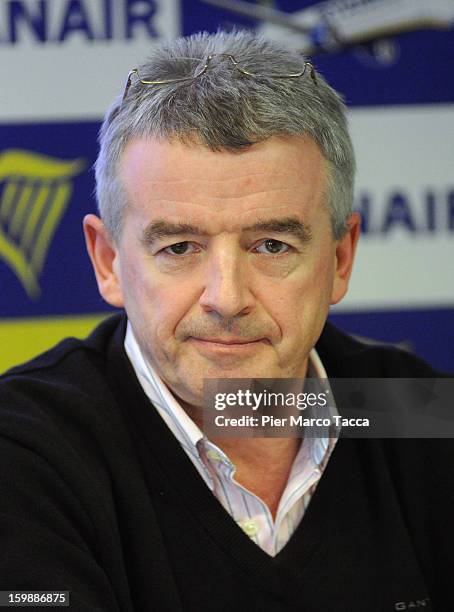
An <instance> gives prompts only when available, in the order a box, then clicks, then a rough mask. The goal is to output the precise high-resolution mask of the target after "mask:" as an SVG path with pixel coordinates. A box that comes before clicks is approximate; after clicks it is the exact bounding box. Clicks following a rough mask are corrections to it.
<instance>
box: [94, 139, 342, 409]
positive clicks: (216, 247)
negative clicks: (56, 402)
mask: <svg viewBox="0 0 454 612" xmlns="http://www.w3.org/2000/svg"><path fill="white" fill-rule="evenodd" d="M121 180H122V183H123V186H124V189H125V191H126V194H127V198H128V207H127V212H126V214H125V217H124V225H123V229H122V234H121V238H120V239H119V241H118V244H117V245H116V246H114V247H113V261H112V270H113V275H114V277H115V279H116V282H117V283H118V294H119V295H120V296H121V297H120V298H119V299H116V300H112V299H110V300H109V296H107V299H108V301H110V302H111V303H115V305H117V306H118V305H124V307H125V308H126V312H127V314H128V317H129V320H130V322H131V324H132V327H133V329H134V332H135V335H136V338H137V340H138V342H139V344H140V346H141V348H142V350H143V351H144V353H145V355H146V356H147V358H148V359H149V360H150V362H151V363H152V364H153V366H154V367H155V368H156V370H157V372H158V373H159V374H160V376H161V377H162V379H163V380H164V381H165V382H166V383H167V385H168V386H169V387H170V389H171V390H172V391H173V393H174V394H175V395H176V396H177V397H179V398H180V399H182V400H184V401H185V402H187V403H189V404H191V405H195V406H200V405H201V397H202V388H203V379H204V378H213V377H215V378H228V377H232V378H250V377H254V378H281V377H289V378H290V377H294V378H297V377H304V375H305V372H306V366H307V358H308V354H309V351H310V350H311V349H312V347H313V346H314V344H315V342H316V341H317V339H318V337H319V335H320V332H321V330H322V327H323V325H324V322H325V320H326V317H327V311H328V307H329V304H330V303H332V302H335V301H338V300H339V299H341V297H342V295H343V294H344V293H345V290H346V282H347V281H342V280H339V278H338V277H339V271H338V269H339V268H340V264H339V253H338V243H336V242H335V241H334V239H333V237H332V231H331V224H330V216H329V212H328V210H327V208H326V207H325V206H324V204H323V202H324V190H325V188H326V169H325V160H324V158H323V157H322V154H321V153H320V150H319V148H318V147H317V145H316V144H315V143H314V141H313V140H311V139H310V138H303V137H286V138H284V137H282V138H278V137H273V138H270V139H268V140H267V141H265V142H263V143H260V144H256V145H253V146H252V147H250V148H248V149H247V150H244V151H241V152H235V153H232V152H225V151H223V152H213V151H210V150H209V149H208V148H206V147H204V146H202V145H201V144H195V143H194V144H191V145H183V144H181V143H178V142H176V141H175V142H172V143H169V142H158V141H155V140H145V139H138V140H134V141H132V142H130V143H129V145H128V146H127V148H126V150H125V152H124V155H123V158H122V165H121ZM347 280H348V279H347ZM105 297H106V295H105Z"/></svg>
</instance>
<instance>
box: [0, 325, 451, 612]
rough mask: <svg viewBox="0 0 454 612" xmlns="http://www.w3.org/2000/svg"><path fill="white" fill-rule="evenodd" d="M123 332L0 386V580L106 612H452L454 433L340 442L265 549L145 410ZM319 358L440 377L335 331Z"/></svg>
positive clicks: (67, 346)
mask: <svg viewBox="0 0 454 612" xmlns="http://www.w3.org/2000/svg"><path fill="white" fill-rule="evenodd" d="M124 333H125V318H124V317H118V316H117V317H113V318H112V319H109V320H108V321H107V322H105V323H103V324H102V325H101V326H100V327H99V328H98V329H97V330H96V331H95V332H94V333H93V334H92V336H91V337H90V338H89V339H88V340H87V341H79V340H75V339H69V340H65V341H64V342H63V343H61V344H59V345H58V346H57V347H56V348H54V349H52V350H51V351H49V352H48V353H45V354H44V355H42V356H40V357H39V358H37V359H36V360H34V361H32V362H30V363H28V364H26V365H24V366H21V367H19V368H15V369H14V370H12V371H10V372H9V373H7V374H6V375H4V376H3V377H2V378H1V382H0V466H1V467H0V470H1V475H0V476H1V477H0V546H1V549H0V550H1V554H0V590H34V589H35V590H57V589H58V590H66V591H70V604H71V607H70V609H72V610H87V611H95V610H105V611H108V612H114V611H115V610H122V611H130V610H131V611H132V610H135V611H140V612H141V611H148V610H153V611H154V610H157V611H159V612H165V611H169V612H176V611H178V610H188V611H197V612H205V611H207V612H209V611H215V610H216V611H231V610H238V611H240V610H241V611H243V610H248V611H249V610H261V611H272V612H278V611H280V610H302V611H304V612H334V611H336V612H360V611H361V612H375V611H377V612H382V611H390V612H391V611H392V610H406V609H408V610H418V611H419V610H423V611H424V612H426V611H428V610H439V611H441V612H449V611H450V610H454V594H451V590H452V589H451V582H452V576H453V575H454V561H453V550H454V538H453V528H452V520H453V517H454V469H453V465H454V462H453V452H452V450H453V449H452V443H451V441H450V440H448V441H446V440H353V439H340V440H339V441H338V443H337V445H336V448H335V450H334V452H333V455H332V457H331V459H330V461H329V463H328V466H327V468H326V471H325V473H324V475H323V477H322V479H321V481H320V483H319V485H318V487H317V490H316V492H315V494H314V497H313V499H312V501H311V503H310V505H309V508H308V510H307V512H306V514H305V516H304V518H303V520H302V522H301V523H300V525H299V526H298V528H297V530H296V532H295V533H294V535H293V536H292V538H291V539H290V541H289V542H288V544H287V545H286V546H285V547H284V549H283V550H282V551H281V552H280V553H279V554H278V555H277V556H276V557H274V558H272V557H269V556H268V555H267V554H266V553H265V552H264V551H262V550H261V549H260V548H259V547H258V546H256V544H254V542H252V541H251V540H250V539H249V538H248V537H247V536H246V535H245V534H244V533H243V531H242V530H241V529H240V528H239V527H238V526H237V525H236V523H235V522H234V521H233V520H232V519H231V517H230V516H229V515H228V514H227V513H226V512H225V510H224V509H223V508H222V507H221V505H220V504H219V502H218V501H217V500H216V499H215V497H214V496H213V495H212V493H211V492H210V491H209V489H208V487H207V486H206V484H205V483H204V482H203V481H202V479H201V477H200V476H199V474H198V473H197V471H196V470H195V468H194V466H193V465H192V463H191V461H190V460H189V458H188V457H187V456H186V454H185V452H184V451H183V450H182V449H181V447H180V446H179V444H178V442H177V441H176V440H175V438H174V437H173V435H172V434H171V433H170V431H169V430H168V429H167V427H166V425H165V423H164V422H163V421H162V419H161V418H160V417H159V415H158V414H157V412H156V411H155V410H154V409H153V407H152V406H151V405H150V402H149V400H148V399H147V398H146V396H145V394H144V393H143V391H142V389H141V387H140V385H139V383H138V381H137V379H136V377H135V374H134V372H133V370H132V367H131V365H130V363H129V361H128V359H127V357H126V354H125V352H124V349H123V339H124ZM317 350H318V351H319V354H320V356H321V359H322V361H323V363H324V365H325V367H326V369H327V372H328V375H329V376H332V377H352V376H357V377H361V376H363V377H365V376H367V377H386V376H407V377H416V376H424V377H430V376H433V375H434V373H433V372H432V370H431V369H430V368H429V367H428V366H427V365H425V364H424V363H423V362H421V361H419V360H418V359H416V358H414V357H412V356H410V355H408V354H406V353H403V352H401V351H398V350H396V349H389V348H376V347H374V348H372V347H368V346H365V345H362V344H360V343H358V342H356V341H354V340H352V339H351V338H349V337H348V336H345V335H344V334H342V333H341V332H339V331H338V330H336V329H335V328H333V327H332V326H330V325H327V326H326V327H325V329H324V332H323V334H322V337H321V339H320V341H319V343H318V344H317ZM404 606H406V607H404Z"/></svg>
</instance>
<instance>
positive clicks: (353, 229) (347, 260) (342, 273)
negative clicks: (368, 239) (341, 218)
mask: <svg viewBox="0 0 454 612" xmlns="http://www.w3.org/2000/svg"><path fill="white" fill-rule="evenodd" d="M347 224H348V230H347V233H346V234H345V235H344V236H343V237H342V238H340V239H339V240H338V241H337V244H336V251H335V270H334V282H333V290H332V293H331V304H337V303H338V302H340V301H341V299H342V298H343V297H344V295H345V294H346V293H347V289H348V283H349V280H350V276H351V273H352V268H353V260H354V258H355V252H356V245H357V244H358V238H359V233H360V228H361V217H360V215H359V213H357V212H355V213H352V214H351V215H350V216H349V217H348V220H347Z"/></svg>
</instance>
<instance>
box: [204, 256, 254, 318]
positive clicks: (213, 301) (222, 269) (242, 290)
mask: <svg viewBox="0 0 454 612" xmlns="http://www.w3.org/2000/svg"><path fill="white" fill-rule="evenodd" d="M234 251H235V249H233V248H232V249H228V248H224V249H219V251H218V252H216V253H212V254H211V256H210V258H209V261H208V265H207V268H206V280H205V289H204V291H203V293H202V295H201V296H200V300H199V302H200V305H201V306H202V308H203V310H204V311H205V312H207V313H210V312H211V313H213V312H215V313H217V314H218V315H219V316H220V317H222V318H223V319H231V318H233V317H235V316H238V315H246V314H248V313H249V312H251V311H252V309H253V307H254V302H255V298H254V296H253V294H252V293H251V291H250V288H249V286H248V274H247V261H246V260H247V254H245V253H241V252H234Z"/></svg>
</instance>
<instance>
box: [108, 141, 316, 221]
mask: <svg viewBox="0 0 454 612" xmlns="http://www.w3.org/2000/svg"><path fill="white" fill-rule="evenodd" d="M120 180H121V181H122V184H123V187H124V189H125V191H126V196H127V200H128V209H127V215H128V216H131V214H132V215H137V216H140V217H150V216H151V217H153V216H160V217H162V216H163V215H164V216H166V215H168V216H170V217H172V216H181V215H182V214H190V215H191V217H192V216H195V217H199V218H200V217H202V218H203V217H205V218H206V215H207V213H209V214H210V219H211V218H212V217H213V218H214V217H215V216H217V217H219V216H220V215H222V214H224V217H225V219H227V218H228V220H229V222H230V224H234V222H235V221H236V220H238V219H239V218H241V219H242V220H244V221H248V220H249V221H250V220H251V219H252V217H253V216H254V214H256V215H262V216H263V215H267V214H268V213H270V212H271V211H272V212H273V214H274V216H276V214H287V215H288V214H295V213H301V214H302V215H303V214H304V215H305V216H307V215H312V213H313V212H314V211H315V210H316V209H317V208H318V207H319V206H321V202H322V200H323V199H324V198H323V196H324V191H325V183H326V164H325V160H324V158H323V155H322V154H321V152H320V149H319V147H318V146H317V145H316V144H315V142H314V141H313V140H312V139H311V138H309V137H301V136H298V137H296V136H292V137H273V138H269V139H268V140H266V141H264V142H261V143H257V144H254V145H252V146H250V147H248V148H247V149H243V150H238V151H234V152H231V151H212V150H210V149H209V148H207V147H206V146H204V145H202V144H199V143H196V142H194V143H191V144H186V143H182V142H180V141H176V140H175V141H173V142H168V141H158V140H154V139H144V138H138V139H135V140H132V141H131V142H130V143H129V144H128V145H127V147H126V149H125V151H124V153H123V156H122V160H121V169H120Z"/></svg>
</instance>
